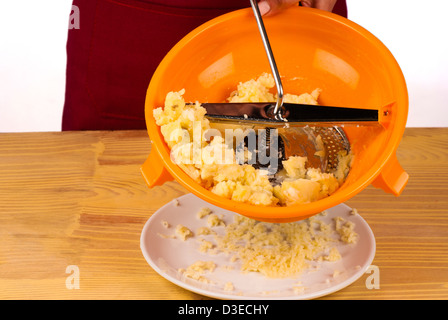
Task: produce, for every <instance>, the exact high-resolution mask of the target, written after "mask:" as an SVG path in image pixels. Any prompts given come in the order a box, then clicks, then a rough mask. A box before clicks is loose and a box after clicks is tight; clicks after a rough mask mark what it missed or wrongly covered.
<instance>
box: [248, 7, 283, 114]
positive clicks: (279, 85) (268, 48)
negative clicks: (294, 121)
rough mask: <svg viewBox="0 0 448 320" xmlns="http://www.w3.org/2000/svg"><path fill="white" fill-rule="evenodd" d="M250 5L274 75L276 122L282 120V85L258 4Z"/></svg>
mask: <svg viewBox="0 0 448 320" xmlns="http://www.w3.org/2000/svg"><path fill="white" fill-rule="evenodd" d="M250 4H251V6H252V9H253V11H254V14H255V19H256V20H257V25H258V30H260V35H261V39H262V40H263V45H264V49H265V50H266V54H267V56H268V60H269V64H270V66H271V70H272V73H273V75H274V81H275V86H276V88H277V103H276V104H275V107H274V116H275V118H276V119H277V120H284V119H283V116H282V105H283V85H282V81H281V79H280V74H279V72H278V68H277V64H276V62H275V59H274V54H273V53H272V49H271V45H270V43H269V38H268V35H267V33H266V29H265V27H264V23H263V19H262V18H261V13H260V9H259V8H258V3H257V1H256V0H250Z"/></svg>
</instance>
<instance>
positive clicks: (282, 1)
mask: <svg viewBox="0 0 448 320" xmlns="http://www.w3.org/2000/svg"><path fill="white" fill-rule="evenodd" d="M297 3H298V1H297V0H261V1H260V2H259V3H258V7H259V8H260V13H261V15H273V14H276V13H278V12H280V11H281V10H283V9H286V8H288V7H290V6H292V5H295V4H297Z"/></svg>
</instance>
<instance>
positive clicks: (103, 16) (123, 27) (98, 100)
mask: <svg viewBox="0 0 448 320" xmlns="http://www.w3.org/2000/svg"><path fill="white" fill-rule="evenodd" d="M73 4H74V5H76V6H77V7H78V8H79V13H80V21H79V22H80V25H79V29H70V30H69V34H68V41H67V73H66V78H67V79H66V93H65V104H64V112H63V119H62V130H120V129H145V128H146V124H145V116H144V105H145V95H146V90H147V88H148V84H149V82H150V80H151V77H152V74H153V72H154V71H155V70H156V68H157V66H158V64H159V63H160V61H161V60H162V59H163V57H164V56H165V55H166V53H167V52H168V51H169V50H170V49H171V48H172V47H173V46H174V45H175V44H176V43H177V42H178V41H179V40H180V39H181V38H182V37H184V36H185V35H186V34H187V33H188V32H190V31H191V30H193V29H194V28H196V27H198V26H199V25H201V24H203V23H204V22H206V21H208V20H210V19H212V18H215V17H217V16H219V15H221V14H224V13H227V12H230V11H233V10H236V9H241V8H245V7H248V6H250V3H249V1H248V0H225V1H211V0H194V1H192V0H155V1H148V0H74V1H73ZM333 12H334V13H337V14H340V15H342V16H345V17H346V16H347V8H346V4H345V0H339V1H337V3H336V6H335V8H334V10H333Z"/></svg>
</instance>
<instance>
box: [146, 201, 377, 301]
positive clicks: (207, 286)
mask: <svg viewBox="0 0 448 320" xmlns="http://www.w3.org/2000/svg"><path fill="white" fill-rule="evenodd" d="M176 202H178V205H176ZM203 207H208V208H210V209H211V210H212V211H213V213H216V214H218V215H223V217H224V218H223V220H224V221H225V222H226V223H230V222H232V221H233V215H235V213H233V212H230V211H227V210H224V209H221V208H219V207H215V206H213V205H211V204H209V203H207V202H205V201H203V200H202V199H200V198H198V197H196V196H195V195H193V194H187V195H184V196H182V197H180V198H178V199H175V200H173V201H171V202H170V203H168V204H166V205H165V206H163V207H162V208H160V209H159V210H158V211H157V212H155V213H154V214H153V215H152V216H151V218H150V219H149V220H148V221H147V223H146V224H145V226H144V228H143V231H142V234H141V239H140V247H141V250H142V252H143V255H144V257H145V259H146V261H147V262H148V263H149V265H150V266H151V267H152V268H153V269H154V270H155V271H156V272H157V273H159V274H160V275H161V276H162V277H164V278H165V279H167V280H169V281H171V282H172V283H174V284H176V285H178V286H180V287H182V288H185V289H187V290H190V291H192V292H195V293H198V294H201V295H204V296H208V297H212V298H217V299H233V300H246V299H247V300H267V299H280V300H292V299H313V298H317V297H321V296H324V295H328V294H330V293H333V292H336V291H338V290H340V289H342V288H345V287H346V286H348V285H350V284H351V283H353V282H354V281H356V280H357V279H358V278H360V277H361V276H362V275H363V274H364V273H365V271H366V270H367V268H368V267H369V266H370V264H371V262H372V260H373V258H374V256H375V238H374V235H373V233H372V230H371V229H370V227H369V225H368V224H367V223H366V221H365V220H364V219H363V218H362V217H361V216H360V215H353V214H351V208H350V207H348V206H346V205H345V204H340V205H338V206H336V207H334V208H331V209H329V210H327V211H328V214H327V215H326V216H319V219H320V220H323V221H324V222H326V223H330V222H331V221H332V219H333V218H334V217H342V218H344V219H345V220H347V221H352V222H353V223H355V232H356V233H357V234H358V241H357V243H356V244H342V243H340V244H338V245H337V248H338V250H339V252H340V254H341V257H342V259H340V260H338V261H335V262H329V261H324V262H319V263H318V264H319V266H318V268H310V269H308V270H306V271H305V272H303V273H301V274H300V275H299V276H297V277H294V278H286V279H284V278H282V279H278V278H267V277H265V276H263V275H261V274H259V273H257V272H250V273H242V272H241V271H239V270H238V268H234V269H233V270H229V268H226V266H229V265H231V264H232V262H230V257H229V256H227V255H225V254H224V253H218V254H215V255H210V254H208V253H202V252H200V251H199V250H198V249H199V245H200V242H199V241H197V237H196V236H195V237H192V238H188V239H187V240H185V241H182V240H180V239H178V238H170V237H169V236H170V235H174V234H175V228H176V226H177V225H178V224H182V225H184V226H186V227H187V228H189V229H190V230H192V231H193V232H194V231H195V230H197V229H198V228H199V227H204V226H206V219H198V218H197V216H196V214H197V212H198V211H199V210H200V209H201V208H203ZM164 221H166V222H168V223H169V224H170V227H169V228H167V227H166V226H164V225H163V222H164ZM214 230H216V232H217V233H220V232H221V234H223V233H224V227H215V228H214ZM161 235H165V236H168V237H163V236H161ZM206 237H213V236H206ZM195 238H196V239H195ZM210 239H211V238H210ZM198 260H202V261H213V262H214V263H215V264H216V266H217V267H216V269H215V270H214V271H213V272H212V273H209V274H207V275H206V277H207V279H209V280H210V283H204V282H200V281H197V280H193V279H191V278H188V277H185V276H183V275H182V273H181V272H179V271H178V270H179V269H180V268H183V269H185V268H187V267H188V266H189V265H191V264H193V263H194V262H196V261H198ZM233 263H234V264H235V263H236V262H233ZM335 271H336V272H335ZM335 275H337V276H335ZM229 281H230V282H232V284H233V287H234V290H232V291H228V290H225V284H226V283H227V282H229ZM297 283H300V286H301V287H303V290H301V292H297V291H295V290H294V287H295V286H297Z"/></svg>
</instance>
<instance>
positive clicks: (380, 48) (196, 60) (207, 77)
mask: <svg viewBox="0 0 448 320" xmlns="http://www.w3.org/2000/svg"><path fill="white" fill-rule="evenodd" d="M264 22H265V26H266V30H267V33H268V36H269V38H270V42H271V46H272V50H273V53H274V56H275V59H276V62H277V66H278V69H279V72H280V74H281V77H282V81H283V86H284V89H285V92H286V93H295V94H300V93H304V92H311V91H312V90H314V89H315V88H321V89H322V94H321V96H320V100H319V102H320V104H322V105H336V106H351V107H364V108H371V109H380V110H381V113H384V114H387V116H385V117H384V119H383V126H378V127H375V126H373V127H360V128H357V127H348V126H346V127H344V131H345V133H346V135H347V137H348V139H349V141H350V143H351V145H352V150H353V152H354V154H355V157H354V162H353V166H352V169H351V171H350V174H349V175H348V177H347V180H346V182H345V183H344V184H343V185H342V186H341V187H340V188H339V189H338V190H337V191H336V192H335V193H333V194H332V195H331V196H329V197H327V198H324V199H322V200H319V201H316V202H312V203H308V204H300V205H295V206H289V207H262V206H254V205H250V204H247V203H241V202H235V201H232V200H228V199H224V198H222V197H220V196H217V195H215V194H213V193H212V192H211V191H209V190H207V189H205V188H203V187H201V186H200V185H199V184H197V183H196V182H195V181H194V180H193V179H192V178H190V177H189V176H188V175H187V174H186V173H184V172H183V171H182V170H181V169H180V168H179V167H178V166H177V165H176V164H174V163H173V162H172V161H171V160H170V150H169V148H168V146H167V145H166V144H165V142H164V139H163V136H162V134H161V132H160V129H159V127H158V126H157V125H156V124H155V120H154V118H153V109H154V108H157V107H160V106H163V105H164V100H165V96H166V94H167V93H168V92H170V91H178V90H181V89H185V90H186V91H185V95H184V97H185V99H186V101H201V102H221V101H224V100H225V98H227V97H228V96H229V95H230V92H232V91H233V90H234V89H235V88H236V85H237V84H238V83H239V82H241V81H247V80H249V79H253V78H256V77H258V76H259V75H260V74H262V73H263V72H270V67H269V63H268V60H267V57H266V54H265V51H264V48H263V44H262V41H261V37H260V35H259V31H258V29H257V25H256V21H255V17H254V16H253V12H252V10H251V9H243V10H238V11H235V12H231V13H228V14H225V15H223V16H220V17H218V18H215V19H213V20H211V21H209V22H207V23H205V24H203V25H202V26H200V27H198V28H197V29H195V30H194V31H192V32H191V33H189V34H188V35H187V36H185V37H184V38H183V39H182V40H181V41H180V42H179V43H178V44H177V45H176V46H174V47H173V48H172V50H171V51H170V52H169V53H168V54H167V55H166V57H165V58H164V60H163V61H162V62H161V63H160V65H159V67H158V68H157V70H156V72H155V73H154V75H153V78H152V79H151V82H150V84H149V87H148V91H147V97H146V104H145V112H146V124H147V129H148V133H149V136H150V138H151V141H152V149H151V152H150V155H149V158H148V160H147V161H146V162H145V163H144V164H143V165H142V168H141V169H142V173H143V176H144V177H145V179H146V182H147V184H148V186H149V187H150V188H152V187H154V186H157V185H161V184H163V183H164V182H166V181H169V180H173V179H176V180H177V181H178V182H179V183H181V184H182V185H183V186H185V187H186V188H187V189H188V190H189V191H191V192H192V193H193V194H195V195H197V196H199V197H200V198H202V199H204V200H206V201H207V202H209V203H211V204H214V205H216V206H219V207H222V208H224V209H228V210H231V211H234V212H237V213H240V214H242V215H245V216H248V217H251V218H253V219H257V220H262V221H271V222H288V221H296V220H301V219H305V218H308V217H310V216H312V215H314V214H316V213H319V212H321V211H323V210H325V209H328V208H331V207H333V206H335V205H338V204H340V203H342V202H344V201H346V200H348V199H350V198H351V197H353V196H355V195H356V194H357V193H359V192H360V191H362V190H363V189H364V188H365V187H367V186H368V185H369V184H373V185H374V186H376V187H379V188H382V189H383V190H385V191H386V192H390V193H392V194H395V195H399V194H400V193H401V191H402V190H403V188H404V186H405V185H406V183H407V181H408V175H407V173H406V172H405V171H404V170H403V169H402V167H401V166H400V164H399V163H398V161H397V159H396V149H397V147H398V145H399V143H400V140H401V137H402V135H403V132H404V129H405V126H406V120H407V113H408V94H407V89H406V83H405V79H404V77H403V74H402V72H401V69H400V67H399V65H398V64H397V62H396V61H395V59H394V57H393V56H392V54H391V53H390V52H389V50H388V49H387V48H386V47H385V46H384V45H383V44H382V43H381V42H380V41H379V40H378V39H377V38H376V37H375V36H373V35H372V34H371V33H370V32H368V31H367V30H365V29H364V28H362V27H360V26H359V25H357V24H355V23H353V22H351V21H349V20H347V19H345V18H342V17H340V16H338V15H335V14H332V13H327V12H324V11H321V10H317V9H310V8H302V7H293V8H290V9H288V10H285V11H284V12H282V13H280V14H278V15H275V16H272V17H266V18H265V19H264ZM154 45H157V44H154Z"/></svg>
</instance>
